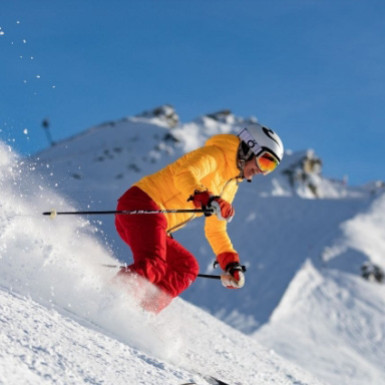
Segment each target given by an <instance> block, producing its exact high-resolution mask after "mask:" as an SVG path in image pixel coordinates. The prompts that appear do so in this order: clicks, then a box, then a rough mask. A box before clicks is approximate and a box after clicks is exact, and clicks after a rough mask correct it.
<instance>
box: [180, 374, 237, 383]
mask: <svg viewBox="0 0 385 385" xmlns="http://www.w3.org/2000/svg"><path fill="white" fill-rule="evenodd" d="M199 376H201V377H202V378H203V379H204V380H205V381H206V382H207V383H208V384H210V385H230V384H228V383H227V382H223V381H221V380H218V378H215V377H212V376H205V375H202V374H199ZM181 385H198V384H197V383H196V382H185V383H183V384H181Z"/></svg>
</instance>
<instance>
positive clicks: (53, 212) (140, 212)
mask: <svg viewBox="0 0 385 385" xmlns="http://www.w3.org/2000/svg"><path fill="white" fill-rule="evenodd" d="M179 213H204V214H206V215H207V214H212V213H213V210H212V209H206V210H203V209H165V210H106V211H56V210H51V211H44V212H43V213H42V214H43V215H49V216H50V217H51V218H56V216H57V215H106V214H115V215H143V214H179Z"/></svg>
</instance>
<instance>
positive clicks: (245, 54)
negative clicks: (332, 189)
mask: <svg viewBox="0 0 385 385" xmlns="http://www.w3.org/2000/svg"><path fill="white" fill-rule="evenodd" d="M0 27H1V30H0V53H1V56H0V57H1V59H0V76H1V92H0V130H1V131H0V139H1V140H3V141H6V142H9V143H10V144H11V145H12V146H13V147H14V148H15V149H16V150H17V151H18V152H20V153H22V154H33V153H35V152H37V151H38V150H40V149H42V148H44V147H46V146H47V145H48V142H47V139H46V136H45V133H44V131H43V129H42V128H41V122H42V120H43V119H44V118H46V117H48V118H49V119H50V122H51V132H52V135H53V137H54V139H55V140H60V139H63V138H66V137H68V136H71V135H73V134H76V133H78V132H80V131H82V130H85V129H86V128H89V127H91V126H93V125H95V124H99V123H102V122H104V121H109V120H115V119H120V118H122V117H124V116H132V115H135V114H137V113H140V112H142V111H144V110H147V109H151V108H152V107H156V106H158V105H161V104H165V103H170V104H172V105H174V107H175V109H176V110H177V112H178V114H179V116H180V118H181V120H182V122H189V121H191V120H192V119H194V118H196V117H198V116H200V115H203V114H205V113H210V112H215V111H217V110H220V109H224V108H229V109H230V110H232V111H233V113H234V114H235V115H237V116H242V117H249V116H255V117H257V118H258V119H259V121H260V122H261V123H263V124H265V125H267V126H270V127H271V128H273V129H275V130H276V131H277V132H278V133H279V134H280V136H281V137H282V139H283V141H284V143H285V145H286V148H289V149H292V150H302V149H308V148H313V149H314V150H315V151H316V153H317V154H318V155H319V156H320V157H321V158H322V159H323V162H324V175H326V176H328V177H332V178H338V179H340V178H342V177H344V176H345V175H348V177H349V183H350V184H352V185H356V184H363V183H366V182H368V181H371V180H378V179H381V180H384V179H385V176H384V166H383V164H384V163H385V154H384V152H385V151H384V150H385V145H384V143H385V129H384V126H385V124H384V123H385V108H384V106H385V103H384V102H385V70H384V68H385V2H384V1H383V0H368V1H363V0H362V1H359V0H355V1H352V0H344V1H341V0H140V1H139V0H131V1H130V0H120V1H118V0H108V1H107V0H105V1H100V0H83V1H80V0H76V1H73V0H66V1H52V0H34V1H30V0H7V1H6V2H5V1H4V2H2V4H1V12H0Z"/></svg>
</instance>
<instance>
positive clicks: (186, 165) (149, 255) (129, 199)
mask: <svg viewBox="0 0 385 385" xmlns="http://www.w3.org/2000/svg"><path fill="white" fill-rule="evenodd" d="M283 151H284V150H283V145H282V142H281V139H280V138H279V137H278V135H277V134H276V133H275V132H273V131H272V130H271V129H269V128H267V127H264V126H262V125H260V124H258V123H253V124H252V125H250V126H249V127H248V128H244V129H243V130H242V131H240V133H239V134H238V135H233V134H220V135H215V136H213V137H211V138H210V139H209V140H207V142H206V143H205V145H204V146H203V147H201V148H198V149H197V150H194V151H192V152H190V153H187V154H185V155H183V156H182V157H181V158H179V159H178V160H176V161H175V162H173V163H171V164H170V165H168V166H166V167H165V168H163V169H161V170H160V171H158V172H156V173H154V174H152V175H148V176H145V177H144V178H142V179H141V180H139V181H138V182H137V183H135V184H134V185H133V186H132V187H131V188H130V189H129V190H127V191H126V192H125V193H124V194H123V196H121V197H120V198H119V200H118V206H117V210H138V209H142V210H159V209H174V208H187V209H194V208H197V209H203V210H208V209H209V210H211V211H212V212H213V213H214V215H210V214H208V213H207V214H205V215H207V216H206V219H205V236H206V238H207V240H208V242H209V244H210V245H211V248H212V249H213V251H214V254H215V255H216V262H217V263H218V264H219V266H220V267H221V268H222V270H223V272H224V273H223V274H222V275H221V280H222V284H223V285H224V286H225V287H227V288H232V289H238V288H241V287H243V285H244V283H245V277H244V271H245V269H244V267H243V266H242V265H241V264H240V258H239V255H238V253H237V251H236V250H235V249H234V247H233V245H232V242H231V240H230V238H229V236H228V234H227V223H228V222H230V221H231V219H232V218H233V216H234V213H235V211H234V208H233V206H232V204H231V203H232V201H233V199H234V196H235V194H236V192H237V189H238V185H239V183H240V182H242V181H243V180H245V179H246V180H247V181H248V182H251V180H252V178H253V176H254V175H257V174H263V175H266V174H268V173H270V172H272V171H273V170H274V169H275V168H276V167H277V166H278V164H279V163H280V161H281V159H282V156H283ZM202 215H203V214H201V213H199V214H195V213H194V214H184V213H172V214H155V215H135V216H134V215H116V218H115V224H116V229H117V231H118V233H119V235H120V236H121V238H122V239H123V240H124V241H125V242H126V243H127V244H128V245H129V246H130V248H131V250H132V253H133V258H134V263H133V264H131V265H129V266H127V267H122V268H121V269H120V271H119V272H118V275H117V278H118V279H119V280H125V279H126V278H130V279H131V278H132V277H135V278H137V279H139V277H142V278H144V280H147V281H149V282H151V283H152V284H153V285H155V286H156V287H157V289H158V290H157V293H156V294H155V293H152V294H151V295H149V296H147V297H145V296H144V295H143V296H142V303H141V304H142V306H143V307H144V308H146V309H147V310H150V311H153V312H155V313H158V312H159V311H161V310H162V309H163V308H165V307H166V306H167V305H168V304H169V303H170V302H171V301H172V299H173V298H174V297H177V296H178V295H179V294H180V293H181V292H182V291H184V290H185V289H186V288H187V287H188V286H190V284H191V283H192V282H193V281H194V280H195V279H196V277H197V274H198V272H199V266H198V262H197V260H196V259H195V257H194V256H193V255H192V254H191V253H190V252H189V251H188V250H186V249H185V248H184V247H183V246H182V245H181V244H180V243H178V242H177V241H176V240H175V239H174V238H173V237H172V233H173V232H174V231H176V230H178V229H180V228H181V227H183V226H184V225H185V224H186V223H187V222H189V221H191V220H192V219H194V218H195V217H198V216H202ZM141 289H142V288H141ZM138 291H140V290H138Z"/></svg>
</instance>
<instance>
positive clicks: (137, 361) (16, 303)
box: [0, 143, 321, 385]
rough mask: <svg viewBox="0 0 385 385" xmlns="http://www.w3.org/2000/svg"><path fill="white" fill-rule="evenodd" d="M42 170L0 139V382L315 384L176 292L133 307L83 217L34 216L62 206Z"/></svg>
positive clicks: (108, 256)
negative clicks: (161, 306)
mask: <svg viewBox="0 0 385 385" xmlns="http://www.w3.org/2000/svg"><path fill="white" fill-rule="evenodd" d="M43 179H44V178H42V177H41V176H40V174H39V173H37V172H36V169H35V167H34V166H33V165H31V164H30V163H29V162H28V161H26V160H23V159H19V158H18V157H17V156H16V155H15V154H14V153H13V152H12V150H11V149H10V148H9V147H7V146H5V145H3V144H2V143H0V187H1V192H2V193H1V195H0V207H1V215H0V324H1V328H0V357H1V360H0V383H1V384H7V385H8V384H23V385H24V384H53V383H55V384H65V385H68V384H86V383H87V384H90V383H91V384H114V385H117V384H146V385H155V384H156V385H159V384H181V383H185V382H188V381H193V380H194V381H196V383H197V384H202V385H203V384H207V383H206V381H204V380H203V379H202V377H201V376H200V375H199V374H198V372H199V373H204V374H211V375H215V376H218V377H220V378H222V379H223V380H226V381H228V382H229V383H230V384H238V385H239V384H256V383H257V384H262V385H263V384H271V383H275V384H279V385H288V384H309V385H310V384H312V385H313V384H314V385H317V384H321V382H319V381H318V380H316V379H314V378H313V377H312V376H311V375H310V374H308V373H307V372H305V371H303V370H302V369H300V368H298V367H297V366H295V365H293V364H290V363H288V362H287V361H285V360H284V359H282V358H280V357H279V356H277V355H276V354H274V353H273V352H269V351H268V350H267V349H265V348H263V347H262V346H261V345H260V344H259V343H258V342H257V341H253V340H252V339H251V338H250V337H248V336H246V335H243V334H242V333H240V332H239V331H237V330H235V329H233V328H231V327H230V326H228V325H226V324H224V323H222V322H221V321H219V320H217V319H215V318H213V317H212V316H210V315H209V314H208V313H206V312H204V311H202V310H201V309H199V308H197V307H195V306H193V305H190V304H188V303H186V302H184V301H183V300H181V299H178V300H176V301H174V302H173V304H172V305H171V306H170V307H169V308H167V309H166V310H165V311H164V312H162V313H161V314H160V315H159V316H157V317H155V316H154V315H152V314H149V313H146V312H145V311H143V310H141V308H140V307H139V306H138V305H137V304H136V302H135V299H134V298H133V297H132V296H131V295H130V293H129V291H128V290H127V287H125V286H121V285H120V284H119V283H116V282H114V281H113V280H112V277H113V275H114V271H111V270H109V269H105V268H103V267H102V266H100V264H101V263H115V262H116V260H115V259H114V258H113V255H112V254H111V251H110V250H109V249H108V248H106V247H105V245H104V244H102V243H100V241H99V240H98V239H97V236H96V234H98V232H97V230H96V229H95V228H94V227H93V226H92V225H91V224H90V223H88V221H87V220H85V219H82V218H63V220H52V219H50V218H47V217H43V216H42V215H41V212H42V211H43V210H44V208H45V207H47V205H49V206H50V205H52V204H53V203H58V202H60V204H61V205H63V206H66V207H69V208H71V204H70V203H69V202H68V201H67V200H66V199H65V198H64V197H63V196H61V195H60V194H58V193H55V192H54V191H52V190H51V189H50V188H49V187H47V185H46V184H45V183H44V180H43Z"/></svg>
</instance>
